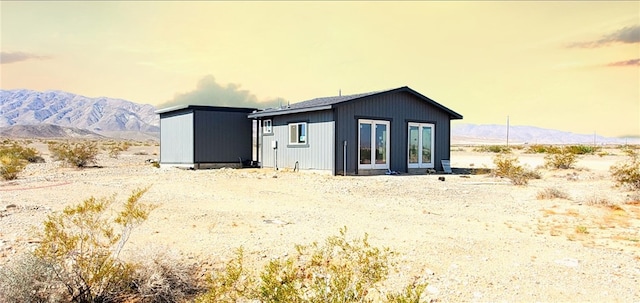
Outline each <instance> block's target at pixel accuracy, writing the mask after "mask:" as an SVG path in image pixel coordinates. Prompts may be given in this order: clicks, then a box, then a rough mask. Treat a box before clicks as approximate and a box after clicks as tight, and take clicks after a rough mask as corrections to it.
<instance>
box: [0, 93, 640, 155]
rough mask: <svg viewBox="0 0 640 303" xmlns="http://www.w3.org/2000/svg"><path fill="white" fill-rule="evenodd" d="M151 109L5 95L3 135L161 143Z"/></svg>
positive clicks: (480, 133) (471, 132) (549, 139)
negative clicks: (152, 141) (106, 138)
mask: <svg viewBox="0 0 640 303" xmlns="http://www.w3.org/2000/svg"><path fill="white" fill-rule="evenodd" d="M155 110H156V109H155V107H154V106H153V105H149V104H138V103H135V102H131V101H127V100H122V99H114V98H108V97H99V98H90V97H85V96H81V95H76V94H73V93H69V92H64V91H56V90H48V91H42V92H41V91H34V90H27V89H16V90H0V136H6V137H43V138H47V137H100V136H104V137H111V138H123V139H136V140H141V139H142V140H148V139H152V140H158V138H159V132H160V121H159V116H158V115H157V114H156V113H155ZM451 137H452V143H453V144H505V143H506V126H505V125H476V124H452V129H451ZM509 142H510V143H513V144H523V143H530V144H536V143H537V144H593V143H594V142H595V143H597V144H625V143H630V144H640V138H608V137H603V136H598V135H594V134H575V133H570V132H564V131H559V130H553V129H545V128H539V127H534V126H510V127H509Z"/></svg>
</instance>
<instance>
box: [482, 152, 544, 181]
mask: <svg viewBox="0 0 640 303" xmlns="http://www.w3.org/2000/svg"><path fill="white" fill-rule="evenodd" d="M493 164H495V166H496V168H495V169H494V171H493V175H495V176H497V177H501V178H508V179H510V180H511V183H513V184H514V185H527V184H528V183H529V180H530V179H540V174H539V173H538V172H537V171H534V170H530V169H528V168H526V167H523V166H522V165H520V163H519V160H518V157H516V156H512V155H509V154H506V153H500V154H498V155H496V156H495V157H494V158H493Z"/></svg>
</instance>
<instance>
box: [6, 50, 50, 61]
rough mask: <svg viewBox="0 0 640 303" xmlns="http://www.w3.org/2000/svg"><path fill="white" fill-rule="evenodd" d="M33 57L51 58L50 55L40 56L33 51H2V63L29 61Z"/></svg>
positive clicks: (39, 58) (40, 58)
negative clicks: (32, 52)
mask: <svg viewBox="0 0 640 303" xmlns="http://www.w3.org/2000/svg"><path fill="white" fill-rule="evenodd" d="M31 59H38V60H43V59H49V57H48V56H40V55H36V54H31V53H25V52H1V53H0V64H9V63H15V62H20V61H27V60H31Z"/></svg>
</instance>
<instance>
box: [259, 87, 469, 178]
mask: <svg viewBox="0 0 640 303" xmlns="http://www.w3.org/2000/svg"><path fill="white" fill-rule="evenodd" d="M249 118H253V119H258V120H259V121H264V120H271V121H272V123H273V133H272V134H268V135H265V134H261V137H262V140H263V141H264V143H263V144H262V148H261V150H262V153H261V154H262V156H263V157H262V160H263V164H264V165H263V166H265V167H274V165H275V161H276V159H277V161H278V166H279V167H292V166H291V164H292V162H294V163H295V162H298V167H299V168H300V169H305V168H308V169H322V170H328V171H331V172H332V173H333V174H342V173H344V171H345V170H344V167H345V164H346V173H347V174H369V173H372V172H373V173H380V172H381V171H380V170H381V169H382V170H383V171H384V170H387V169H390V170H392V171H397V172H404V173H406V172H412V173H425V172H426V171H427V169H428V168H433V169H436V170H439V171H441V170H442V164H441V160H444V159H449V157H450V137H451V134H450V128H451V120H452V119H462V115H460V114H458V113H456V112H454V111H452V110H450V109H448V108H446V107H444V106H442V105H441V104H439V103H437V102H435V101H433V100H431V99H429V98H428V97H425V96H423V95H422V94H420V93H418V92H416V91H414V90H412V89H410V88H408V87H401V88H397V89H392V90H388V91H381V92H371V93H364V94H357V95H350V96H334V97H326V98H317V99H313V100H309V101H304V102H300V103H294V104H291V105H290V106H287V107H283V108H274V109H266V110H263V111H259V112H256V113H252V114H249ZM295 122H307V125H308V141H309V142H308V145H306V146H287V145H283V144H282V142H283V141H284V142H288V141H287V140H288V135H289V129H288V128H287V124H288V123H295ZM331 122H332V123H331ZM359 122H362V123H363V125H362V127H363V129H366V128H367V127H370V129H371V132H370V133H371V137H370V138H371V140H369V142H368V143H367V142H365V143H362V144H364V146H369V147H370V149H369V150H368V149H367V148H360V145H361V142H360V140H364V139H362V138H360V137H359V129H360V127H361V125H360V123H359ZM367 123H370V125H369V126H368V125H367ZM321 125H322V126H321ZM378 127H380V130H381V131H382V132H383V133H384V134H387V135H386V137H385V138H386V140H382V141H384V142H382V141H380V142H378V141H375V142H373V141H374V140H378V139H377V138H378V137H379V136H378V133H376V132H375V130H374V129H377V128H378ZM410 128H411V134H412V135H413V134H417V135H416V136H419V137H420V139H419V140H420V141H417V140H418V139H415V138H416V137H412V138H413V139H412V142H422V143H424V142H425V141H428V139H425V138H431V139H430V140H431V141H430V142H431V143H430V147H423V146H422V145H421V144H419V143H416V145H412V146H420V147H419V148H418V151H417V152H416V151H415V150H416V148H410V147H409V137H410ZM423 132H425V133H427V134H428V135H425V134H424V133H423ZM365 133H366V131H363V134H365ZM364 137H366V136H364ZM364 137H363V138H364ZM382 137H384V136H381V138H382ZM274 140H277V141H278V146H277V149H276V150H273V148H272V147H273V146H272V145H271V142H272V141H274ZM314 140H315V142H314ZM329 140H331V141H332V142H329ZM345 142H346V150H345V149H344V146H345V145H344V144H345ZM363 142H364V141H363ZM378 143H381V145H380V146H383V145H385V146H387V147H386V148H383V147H378ZM317 145H320V146H317ZM380 150H382V152H381V153H379V151H380ZM410 150H411V152H412V153H411V155H412V156H411V159H412V164H411V166H413V167H410V164H409V158H410V155H409V153H410ZM275 153H277V155H276V154H275ZM360 153H363V154H367V153H369V154H371V155H372V156H371V158H370V159H368V160H370V161H369V162H367V159H364V158H363V161H362V162H363V163H360V160H361V158H360ZM345 154H346V161H345V156H344V155H345ZM376 155H378V156H380V155H381V157H382V158H384V159H385V161H383V162H380V163H382V165H378V162H376V161H375V160H376V159H375V158H374V157H375V156H376ZM425 155H428V156H426V157H427V159H428V161H426V162H424V161H425V160H424V158H423V157H425ZM269 158H271V159H273V160H270V159H269ZM416 158H419V159H422V160H421V162H420V164H419V166H417V167H416V165H417V164H416V162H415V159H416ZM299 159H302V160H299ZM327 163H329V164H330V165H329V166H330V167H327V166H326V164H327ZM425 163H426V164H425Z"/></svg>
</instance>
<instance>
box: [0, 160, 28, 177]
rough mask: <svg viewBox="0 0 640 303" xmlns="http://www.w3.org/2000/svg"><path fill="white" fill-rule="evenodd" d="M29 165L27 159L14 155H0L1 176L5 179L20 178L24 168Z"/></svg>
mask: <svg viewBox="0 0 640 303" xmlns="http://www.w3.org/2000/svg"><path fill="white" fill-rule="evenodd" d="M26 166H27V161H25V160H23V159H20V158H17V157H13V156H0V176H2V179H4V180H14V179H17V178H18V174H20V173H21V172H22V171H23V170H24V168H25V167H26Z"/></svg>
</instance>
